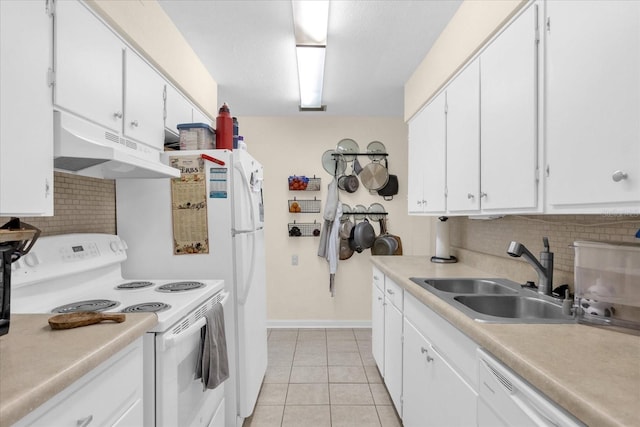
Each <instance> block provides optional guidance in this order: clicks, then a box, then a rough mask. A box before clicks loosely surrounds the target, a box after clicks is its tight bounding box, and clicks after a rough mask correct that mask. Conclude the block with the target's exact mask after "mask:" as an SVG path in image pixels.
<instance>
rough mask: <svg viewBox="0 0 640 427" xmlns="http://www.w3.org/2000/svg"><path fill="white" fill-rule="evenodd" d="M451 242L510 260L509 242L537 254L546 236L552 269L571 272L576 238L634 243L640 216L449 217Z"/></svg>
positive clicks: (638, 241) (460, 246) (453, 244)
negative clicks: (551, 257)
mask: <svg viewBox="0 0 640 427" xmlns="http://www.w3.org/2000/svg"><path fill="white" fill-rule="evenodd" d="M449 221H450V222H451V223H450V225H449V227H450V239H451V245H452V246H454V247H458V248H463V249H467V250H471V251H474V252H479V253H484V254H489V255H495V256H499V257H503V258H507V259H512V258H510V257H509V256H508V255H507V247H508V246H509V242H511V241H512V240H516V241H518V242H521V243H523V244H524V245H525V246H526V247H527V248H528V249H529V250H530V251H531V252H532V253H533V254H534V255H536V257H537V256H538V253H539V252H540V251H541V250H542V249H543V245H542V237H543V236H547V237H549V244H550V246H551V251H552V252H554V254H555V259H554V263H555V270H561V271H564V272H567V273H571V274H572V273H573V261H574V251H573V248H572V247H571V245H572V244H573V242H574V241H576V240H598V241H622V242H637V243H640V239H638V238H636V237H635V234H636V232H637V231H638V229H640V215H626V216H609V215H513V216H505V217H503V218H499V219H494V220H477V219H469V218H467V217H451V218H449Z"/></svg>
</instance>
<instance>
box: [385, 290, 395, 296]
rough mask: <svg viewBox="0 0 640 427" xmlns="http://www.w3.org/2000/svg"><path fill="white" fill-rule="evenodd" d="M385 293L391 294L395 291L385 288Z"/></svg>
mask: <svg viewBox="0 0 640 427" xmlns="http://www.w3.org/2000/svg"><path fill="white" fill-rule="evenodd" d="M387 293H388V294H389V295H393V294H395V292H393V291H392V290H391V289H387Z"/></svg>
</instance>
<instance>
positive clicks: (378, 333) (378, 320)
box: [371, 284, 384, 376]
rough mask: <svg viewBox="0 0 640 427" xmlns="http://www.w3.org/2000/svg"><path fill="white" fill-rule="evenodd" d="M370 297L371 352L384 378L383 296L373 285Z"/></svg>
mask: <svg viewBox="0 0 640 427" xmlns="http://www.w3.org/2000/svg"><path fill="white" fill-rule="evenodd" d="M371 295H372V302H371V352H372V353H373V359H374V360H375V361H376V364H377V365H378V370H379V371H380V374H381V375H383V376H384V294H383V293H382V290H380V289H378V287H377V286H376V285H375V284H374V285H372V292H371Z"/></svg>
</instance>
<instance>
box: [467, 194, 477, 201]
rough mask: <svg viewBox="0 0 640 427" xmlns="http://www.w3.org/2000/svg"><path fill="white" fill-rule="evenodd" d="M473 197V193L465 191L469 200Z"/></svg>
mask: <svg viewBox="0 0 640 427" xmlns="http://www.w3.org/2000/svg"><path fill="white" fill-rule="evenodd" d="M474 197H476V196H474V195H473V194H471V193H467V199H469V200H471V199H473V198H474Z"/></svg>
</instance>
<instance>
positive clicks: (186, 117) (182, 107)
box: [164, 84, 193, 135]
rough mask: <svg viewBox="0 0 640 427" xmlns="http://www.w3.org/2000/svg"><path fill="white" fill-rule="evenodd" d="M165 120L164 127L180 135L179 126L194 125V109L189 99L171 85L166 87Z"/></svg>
mask: <svg viewBox="0 0 640 427" xmlns="http://www.w3.org/2000/svg"><path fill="white" fill-rule="evenodd" d="M165 90H166V98H165V114H166V117H165V120H164V127H165V128H166V129H167V130H169V131H171V132H173V133H175V134H176V135H178V134H179V133H180V132H179V131H178V125H179V124H181V123H193V108H192V106H191V104H190V103H189V101H188V100H187V98H185V97H184V96H182V94H181V93H180V92H178V90H177V89H176V88H174V87H173V86H172V85H170V84H166V85H165Z"/></svg>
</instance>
